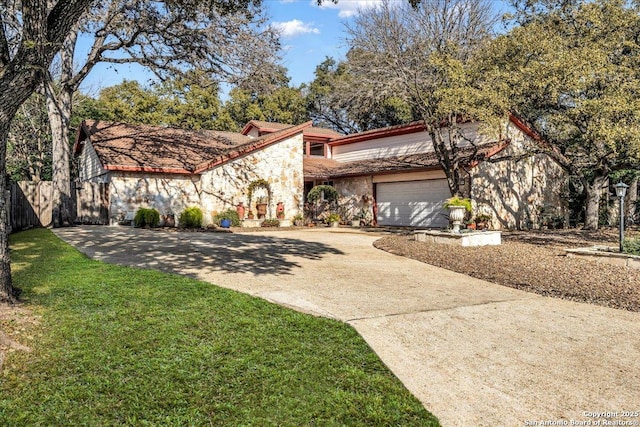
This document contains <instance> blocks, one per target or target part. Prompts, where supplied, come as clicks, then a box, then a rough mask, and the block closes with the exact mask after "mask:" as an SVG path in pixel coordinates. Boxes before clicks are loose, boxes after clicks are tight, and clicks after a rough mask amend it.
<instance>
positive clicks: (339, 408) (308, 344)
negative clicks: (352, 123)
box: [0, 229, 438, 426]
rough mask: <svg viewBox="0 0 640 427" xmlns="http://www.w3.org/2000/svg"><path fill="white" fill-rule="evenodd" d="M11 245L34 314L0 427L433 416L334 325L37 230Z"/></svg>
mask: <svg viewBox="0 0 640 427" xmlns="http://www.w3.org/2000/svg"><path fill="white" fill-rule="evenodd" d="M11 245H12V254H11V258H12V262H13V264H12V267H13V272H14V280H15V285H16V286H18V287H20V288H21V289H22V290H23V294H22V299H23V300H24V301H25V303H26V307H27V308H29V309H30V310H32V311H33V312H34V313H35V314H37V315H39V316H41V319H40V322H39V324H38V325H37V326H33V327H31V328H29V329H27V330H25V331H23V332H21V333H22V335H23V336H24V339H23V340H21V339H20V337H19V338H18V340H19V341H21V342H23V343H25V344H28V345H29V346H31V347H32V349H33V351H32V352H31V353H25V352H14V353H9V355H8V357H7V359H6V360H5V363H4V367H3V371H2V373H1V375H0V425H2V426H33V425H43V426H54V425H59V426H62V425H65V426H71V425H73V426H81V425H85V426H100V425H135V426H141V425H142V426H145V425H154V426H155V425H161V426H175V425H181V426H182V425H184V426H187V425H189V426H201V425H207V426H209V425H213V426H219V425H229V426H240V425H258V426H272V425H283V426H303V425H306V426H311V425H318V426H327V425H368V426H383V425H398V426H408V425H420V426H436V425H438V421H437V420H436V419H435V417H433V416H432V415H431V414H429V413H428V412H427V411H426V410H425V409H424V408H423V407H422V406H421V405H420V403H419V402H418V401H417V399H415V398H414V397H413V396H412V395H411V394H410V393H409V392H408V391H407V390H406V389H405V388H404V387H403V385H402V384H401V383H400V381H398V379H397V378H395V376H394V375H393V374H392V373H391V372H389V370H388V369H387V368H386V367H385V366H384V364H383V363H382V362H381V361H380V360H379V358H378V357H377V356H376V355H375V354H374V353H373V352H372V351H371V349H370V348H369V347H368V346H367V344H366V343H365V342H364V341H363V340H362V339H361V338H360V337H359V335H358V334H357V333H356V332H355V331H354V330H353V329H352V328H351V327H349V326H347V325H345V324H342V323H340V322H337V321H332V320H328V319H322V318H316V317H313V316H309V315H305V314H301V313H297V312H294V311H291V310H288V309H285V308H282V307H279V306H277V305H274V304H270V303H268V302H265V301H263V300H260V299H256V298H252V297H250V296H246V295H243V294H240V293H237V292H233V291H230V290H225V289H221V288H218V287H216V286H213V285H211V284H208V283H204V282H200V281H196V280H192V279H189V278H185V277H180V276H175V275H170V274H164V273H159V272H155V271H146V270H139V269H133V268H128V267H119V266H113V265H108V264H105V263H102V262H97V261H93V260H90V259H88V258H86V257H84V256H83V255H81V254H80V253H79V252H77V251H76V250H75V249H73V248H71V247H70V246H68V245H66V244H65V243H63V242H61V241H60V240H59V239H58V238H57V237H55V235H53V234H52V233H51V232H50V231H48V230H41V229H40V230H31V231H26V232H22V233H18V234H15V235H13V236H12V237H11ZM5 326H6V325H5ZM8 327H9V328H10V327H11V325H9V326H8ZM9 332H11V331H9ZM29 335H31V336H32V338H31V339H29V337H28V336H29Z"/></svg>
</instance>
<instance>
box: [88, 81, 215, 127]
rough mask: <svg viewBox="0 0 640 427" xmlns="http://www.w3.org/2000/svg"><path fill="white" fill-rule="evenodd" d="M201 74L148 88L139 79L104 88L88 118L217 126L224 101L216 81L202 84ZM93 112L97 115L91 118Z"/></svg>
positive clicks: (179, 125)
mask: <svg viewBox="0 0 640 427" xmlns="http://www.w3.org/2000/svg"><path fill="white" fill-rule="evenodd" d="M198 75H199V73H197V72H193V73H187V74H186V75H185V76H181V77H177V78H175V79H171V80H167V81H165V82H163V83H160V84H156V85H152V86H151V87H148V88H145V87H142V86H141V85H140V83H139V82H137V81H135V80H133V81H131V80H125V81H124V82H122V83H120V84H118V85H115V86H111V87H108V88H105V89H103V90H101V91H100V95H99V97H98V99H97V100H95V103H94V104H93V106H94V108H95V109H96V110H95V111H93V112H92V113H89V114H90V115H89V116H87V117H86V118H94V119H97V118H101V119H105V120H111V121H117V122H126V123H139V124H149V125H166V126H175V127H180V128H183V129H218V128H219V126H218V116H219V115H220V113H221V108H222V107H221V103H220V99H219V97H218V89H217V88H218V86H217V84H215V83H213V82H211V81H208V83H206V84H203V83H202V81H199V80H198V79H195V78H190V77H197V76H198ZM92 115H94V116H96V117H92Z"/></svg>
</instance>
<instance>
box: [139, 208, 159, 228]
mask: <svg viewBox="0 0 640 427" xmlns="http://www.w3.org/2000/svg"><path fill="white" fill-rule="evenodd" d="M133 223H134V225H135V226H136V227H151V228H154V227H157V226H158V224H160V212H158V211H157V210H155V209H153V208H151V209H149V208H140V209H138V210H137V211H136V215H135V216H134V218H133Z"/></svg>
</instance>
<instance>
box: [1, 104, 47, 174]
mask: <svg viewBox="0 0 640 427" xmlns="http://www.w3.org/2000/svg"><path fill="white" fill-rule="evenodd" d="M7 175H8V176H9V178H10V180H11V181H40V180H51V134H50V132H49V120H48V118H47V110H46V108H45V101H44V97H43V96H42V94H41V93H38V92H36V93H34V94H33V95H31V97H29V99H27V101H25V103H24V104H22V105H21V106H20V108H19V109H18V112H17V113H16V116H15V117H14V119H13V121H12V122H11V130H10V132H9V138H8V143H7Z"/></svg>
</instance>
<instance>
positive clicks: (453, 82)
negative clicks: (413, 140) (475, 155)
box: [347, 0, 496, 194]
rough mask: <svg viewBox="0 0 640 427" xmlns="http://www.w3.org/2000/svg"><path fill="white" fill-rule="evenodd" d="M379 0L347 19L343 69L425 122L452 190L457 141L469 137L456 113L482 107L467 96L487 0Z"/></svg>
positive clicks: (466, 115)
mask: <svg viewBox="0 0 640 427" xmlns="http://www.w3.org/2000/svg"><path fill="white" fill-rule="evenodd" d="M411 4H412V5H413V7H410V6H409V5H407V4H404V3H402V4H399V3H397V2H392V1H389V0H385V1H383V2H382V3H381V5H380V6H379V7H375V8H370V9H366V10H363V11H361V13H360V15H359V16H358V17H357V18H356V19H355V20H354V22H353V24H352V25H350V26H348V28H347V34H348V39H347V42H348V44H349V48H350V51H349V55H348V63H349V71H350V73H351V74H352V75H353V76H354V81H355V82H357V84H358V86H360V85H362V86H363V87H364V88H365V89H366V90H367V93H368V94H369V97H371V98H372V99H376V98H383V97H389V96H391V95H393V96H396V97H399V98H400V99H401V100H403V101H405V102H408V103H410V104H411V105H412V106H413V110H414V113H413V115H414V116H417V117H419V118H420V119H422V120H423V121H424V126H425V130H426V132H427V133H428V134H429V136H430V137H431V139H432V141H433V145H434V151H435V153H436V155H437V156H438V160H439V162H440V165H441V166H442V168H443V170H444V171H445V174H446V176H447V182H448V184H449V189H450V191H451V193H452V194H459V192H460V191H461V189H460V183H461V176H460V166H461V161H462V158H461V155H460V150H459V147H460V145H461V144H462V143H463V142H467V143H470V144H473V141H472V140H471V139H470V138H468V136H467V135H465V134H464V133H463V132H462V129H461V127H460V126H459V124H460V120H461V119H480V118H483V117H482V116H483V112H482V110H480V109H475V108H473V104H470V103H468V102H466V98H467V96H468V95H467V92H468V91H470V90H472V82H471V81H470V77H471V76H472V74H470V73H469V68H470V65H471V58H472V54H473V53H474V52H475V51H477V50H478V49H479V48H480V47H481V46H482V45H483V44H484V43H486V42H487V41H488V40H489V39H490V38H491V29H492V27H493V24H494V22H495V20H496V18H495V16H494V14H493V12H492V2H491V1H489V0H430V1H425V2H419V1H413V2H411Z"/></svg>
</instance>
